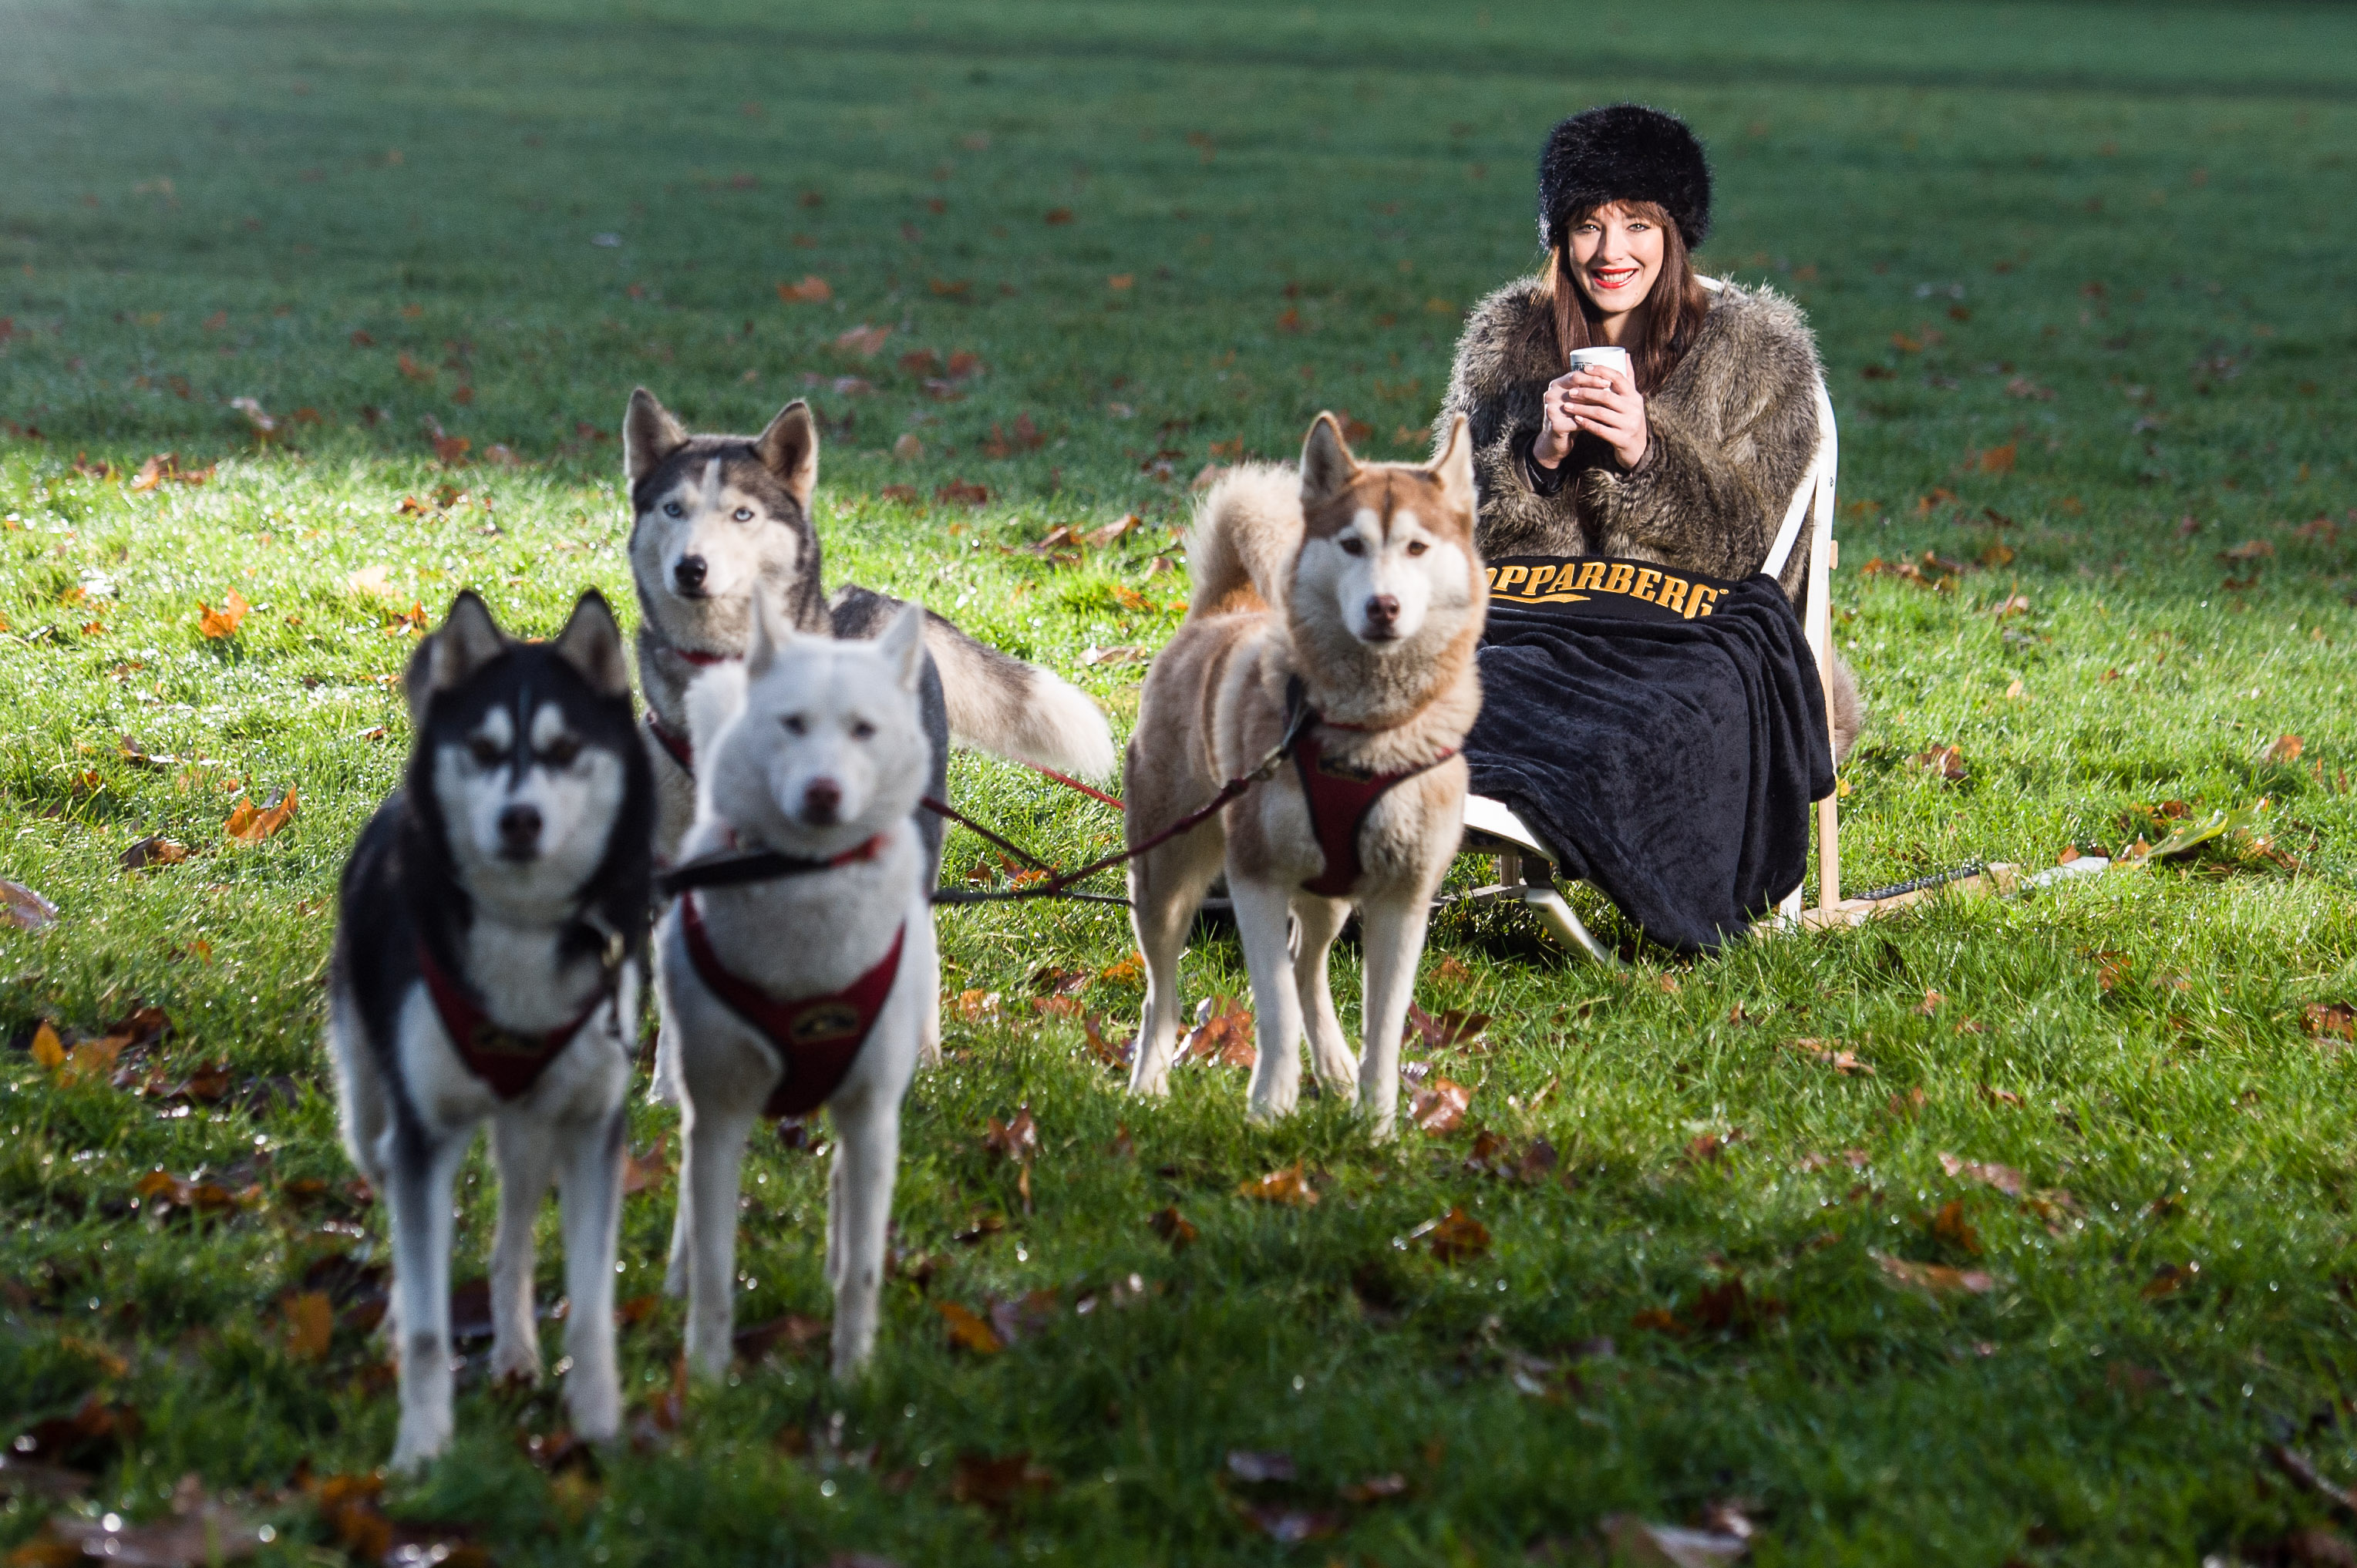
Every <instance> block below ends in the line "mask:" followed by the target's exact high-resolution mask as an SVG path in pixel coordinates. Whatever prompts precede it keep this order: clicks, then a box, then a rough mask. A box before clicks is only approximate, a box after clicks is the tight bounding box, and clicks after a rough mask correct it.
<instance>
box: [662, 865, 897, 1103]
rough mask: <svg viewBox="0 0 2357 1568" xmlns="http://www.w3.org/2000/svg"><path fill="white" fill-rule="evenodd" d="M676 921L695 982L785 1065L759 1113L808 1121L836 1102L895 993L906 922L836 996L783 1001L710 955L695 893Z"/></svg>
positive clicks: (683, 904) (683, 901) (689, 894)
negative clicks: (881, 953)
mask: <svg viewBox="0 0 2357 1568" xmlns="http://www.w3.org/2000/svg"><path fill="white" fill-rule="evenodd" d="M679 918H680V934H681V935H683V937H685V938H686V939H687V956H688V960H689V961H690V962H692V963H694V965H695V972H696V975H697V977H698V978H699V979H701V980H702V981H703V982H704V983H705V985H706V986H708V987H710V988H711V991H712V993H713V994H714V995H715V996H717V997H719V998H720V1000H721V1001H723V1002H725V1003H726V1004H728V1009H729V1011H730V1012H732V1013H735V1014H736V1015H737V1016H738V1017H739V1018H742V1019H744V1020H745V1022H746V1023H747V1024H748V1025H750V1026H752V1027H753V1030H754V1032H755V1033H757V1034H759V1036H761V1037H762V1038H763V1039H765V1040H767V1041H769V1042H770V1047H771V1048H772V1049H774V1050H775V1051H776V1052H777V1053H778V1056H779V1058H780V1060H782V1061H783V1062H784V1063H785V1068H786V1073H785V1076H784V1077H783V1078H781V1079H779V1080H778V1086H777V1088H775V1089H773V1090H770V1098H769V1101H767V1103H765V1104H764V1105H763V1106H762V1107H761V1113H762V1114H763V1115H765V1116H773V1117H784V1116H807V1115H809V1114H810V1113H811V1112H813V1111H815V1110H817V1109H818V1108H819V1107H820V1106H822V1105H823V1104H825V1103H826V1102H827V1101H829V1100H832V1099H833V1098H834V1091H835V1090H838V1089H841V1088H842V1087H843V1080H844V1079H846V1078H849V1077H850V1076H851V1068H852V1064H853V1063H855V1062H856V1061H857V1060H858V1059H859V1052H860V1048H861V1047H864V1046H866V1044H867V1036H869V1035H870V1034H871V1033H873V1032H874V1031H875V1028H876V1020H877V1016H878V1015H881V1014H882V1013H883V1011H884V1003H885V1001H886V999H887V998H888V997H889V996H890V995H891V994H892V982H893V981H894V979H896V978H897V977H898V976H899V972H900V949H901V947H902V946H903V945H904V944H905V943H906V941H907V940H908V936H909V927H908V922H906V921H902V922H901V925H900V929H899V930H897V931H895V932H893V933H892V946H891V947H890V948H889V949H888V950H887V951H886V952H885V954H884V957H883V959H882V961H879V962H878V963H877V965H876V967H875V968H873V969H871V970H869V971H868V972H866V973H865V974H863V975H861V976H860V977H859V978H858V979H856V980H855V981H853V982H852V983H850V984H849V985H847V986H845V987H844V988H843V989H842V990H841V991H834V992H829V993H826V994H825V995H823V996H805V997H801V998H797V999H795V1000H791V1001H785V1000H780V998H778V997H775V996H772V995H770V993H768V992H766V991H764V990H762V989H761V988H760V987H759V986H758V985H755V984H753V983H751V982H750V981H748V980H745V979H743V978H741V977H740V976H737V975H734V974H731V973H730V972H728V970H727V968H726V966H725V965H723V964H722V963H721V961H720V955H719V954H718V953H717V952H716V951H714V950H713V947H712V938H711V936H710V934H709V933H708V932H706V931H705V929H704V917H703V916H702V915H701V914H700V913H698V912H697V910H696V908H695V895H694V892H692V891H691V892H686V893H683V894H682V895H680V900H679Z"/></svg>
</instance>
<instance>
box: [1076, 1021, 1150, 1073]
mask: <svg viewBox="0 0 2357 1568" xmlns="http://www.w3.org/2000/svg"><path fill="white" fill-rule="evenodd" d="M1081 1038H1082V1042H1083V1043H1084V1044H1085V1045H1086V1046H1087V1047H1088V1052H1089V1055H1091V1056H1092V1057H1094V1058H1096V1059H1097V1060H1098V1061H1100V1062H1103V1064H1104V1065H1105V1066H1107V1067H1127V1066H1128V1065H1129V1062H1130V1058H1131V1057H1132V1056H1134V1055H1135V1054H1136V1043H1135V1041H1134V1040H1133V1039H1132V1038H1131V1037H1130V1036H1127V1035H1120V1036H1116V1035H1114V1034H1112V1033H1110V1032H1109V1020H1107V1019H1106V1018H1104V1017H1103V1015H1099V1014H1095V1013H1086V1014H1083V1015H1082V1016H1081Z"/></svg>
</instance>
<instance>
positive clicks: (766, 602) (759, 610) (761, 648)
mask: <svg viewBox="0 0 2357 1568" xmlns="http://www.w3.org/2000/svg"><path fill="white" fill-rule="evenodd" d="M752 610H753V627H752V631H751V633H750V634H749V635H748V637H747V638H746V639H745V678H746V679H747V680H748V681H749V680H754V679H757V678H759V677H760V676H763V675H766V674H768V673H769V672H770V665H772V664H774V663H776V662H777V660H778V645H779V644H780V642H781V641H783V640H784V639H783V638H781V637H780V635H779V631H778V626H777V622H776V621H775V620H773V619H772V618H770V596H769V595H767V594H765V593H763V592H761V590H760V589H759V588H758V587H757V588H755V589H754V590H753V605H752Z"/></svg>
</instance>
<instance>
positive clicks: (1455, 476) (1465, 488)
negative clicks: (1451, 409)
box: [1425, 413, 1478, 513]
mask: <svg viewBox="0 0 2357 1568" xmlns="http://www.w3.org/2000/svg"><path fill="white" fill-rule="evenodd" d="M1425 472H1426V473H1427V474H1430V475H1431V476H1432V477H1433V478H1436V479H1437V480H1439V481H1440V488H1441V490H1442V491H1443V492H1444V493H1445V494H1446V495H1447V496H1448V499H1449V500H1450V501H1451V502H1452V503H1453V504H1455V505H1457V506H1459V507H1462V508H1463V509H1464V510H1466V511H1467V512H1468V513H1470V512H1472V511H1473V510H1474V509H1475V507H1476V506H1477V504H1478V503H1477V501H1476V500H1475V499H1474V493H1473V437H1472V435H1471V434H1470V433H1469V431H1468V430H1467V429H1466V426H1465V416H1464V415H1463V414H1461V413H1460V414H1458V415H1457V416H1456V417H1455V418H1453V419H1451V420H1450V421H1449V422H1448V440H1446V441H1443V442H1442V443H1441V444H1440V451H1439V452H1438V454H1437V455H1436V456H1434V457H1433V459H1432V461H1431V462H1430V463H1428V464H1426V466H1425Z"/></svg>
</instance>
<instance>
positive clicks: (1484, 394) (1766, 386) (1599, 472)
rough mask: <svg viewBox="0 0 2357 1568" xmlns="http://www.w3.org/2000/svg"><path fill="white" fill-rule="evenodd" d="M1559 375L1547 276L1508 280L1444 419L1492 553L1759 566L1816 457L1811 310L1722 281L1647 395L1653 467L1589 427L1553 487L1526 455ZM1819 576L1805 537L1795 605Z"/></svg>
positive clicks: (1734, 572)
mask: <svg viewBox="0 0 2357 1568" xmlns="http://www.w3.org/2000/svg"><path fill="white" fill-rule="evenodd" d="M1563 370H1564V353H1563V350H1562V349H1560V348H1558V347H1557V346H1556V338H1555V310H1554V306H1553V305H1552V304H1551V303H1550V302H1549V301H1548V299H1547V298H1546V296H1545V295H1544V294H1543V293H1541V292H1540V288H1539V284H1538V280H1536V279H1534V278H1524V279H1522V280H1520V281H1518V282H1515V283H1512V284H1509V285H1506V286H1505V287H1504V288H1501V289H1500V290H1499V291H1498V292H1497V293H1495V294H1493V295H1491V296H1490V297H1489V298H1487V299H1485V300H1483V301H1482V302H1481V303H1480V305H1479V306H1476V307H1475V308H1474V311H1473V314H1472V317H1470V319H1469V320H1468V321H1467V323H1466V326H1465V336H1464V337H1463V338H1460V339H1459V340H1458V345H1457V364H1456V367H1455V369H1454V370H1452V371H1450V373H1449V378H1448V396H1447V398H1446V400H1445V401H1444V402H1443V403H1442V404H1441V409H1440V417H1439V419H1438V421H1437V423H1436V424H1435V426H1434V428H1435V429H1436V430H1437V431H1443V432H1445V431H1446V430H1447V428H1448V423H1449V420H1450V418H1451V416H1453V415H1455V414H1459V413H1462V414H1464V415H1465V416H1466V419H1467V421H1468V423H1469V427H1470V428H1469V433H1470V435H1472V437H1473V466H1474V474H1475V478H1476V482H1477V483H1478V485H1479V487H1480V504H1481V512H1480V526H1479V530H1478V532H1477V534H1476V541H1477V542H1478V543H1479V544H1480V550H1481V553H1482V554H1483V555H1485V556H1490V557H1492V558H1494V557H1497V556H1501V555H1610V556H1617V557H1620V558H1621V559H1624V560H1631V561H1652V562H1655V563H1658V564H1661V565H1663V566H1668V567H1672V568H1674V569H1677V570H1682V571H1688V572H1695V573H1700V574H1702V575H1705V576H1712V577H1737V578H1739V577H1748V576H1749V575H1752V574H1753V573H1755V572H1757V571H1758V570H1759V569H1760V561H1761V560H1762V559H1763V558H1764V557H1765V556H1766V555H1767V553H1768V546H1769V545H1770V543H1771V542H1773V541H1774V539H1775V537H1776V529H1777V525H1778V524H1780V523H1781V522H1782V521H1784V509H1785V506H1786V505H1787V503H1788V502H1789V501H1790V500H1791V499H1792V491H1793V489H1795V488H1796V487H1797V486H1798V485H1799V484H1800V482H1801V476H1802V475H1803V474H1804V473H1806V472H1807V471H1808V467H1809V462H1810V459H1811V458H1813V456H1815V455H1816V447H1817V407H1816V396H1815V392H1814V390H1813V389H1814V386H1815V383H1816V378H1817V376H1818V374H1819V371H1818V366H1817V349H1816V342H1815V340H1814V338H1812V337H1811V336H1810V333H1809V328H1808V325H1807V323H1806V321H1804V320H1803V317H1802V315H1801V311H1800V308H1799V307H1798V306H1795V305H1794V304H1793V303H1792V301H1791V300H1789V299H1786V298H1785V297H1783V296H1782V295H1779V294H1776V293H1774V292H1773V291H1771V290H1769V289H1764V288H1763V289H1749V288H1743V287H1739V286H1738V285H1734V284H1727V285H1724V286H1723V287H1721V288H1720V289H1719V291H1718V292H1717V294H1716V295H1713V296H1712V302H1711V309H1710V313H1709V315H1707V316H1706V317H1704V318H1703V322H1702V325H1701V327H1700V328H1697V329H1696V331H1695V338H1694V342H1693V344H1692V346H1691V347H1689V348H1688V349H1687V350H1686V353H1685V357H1684V359H1682V360H1679V361H1678V364H1677V368H1676V369H1675V370H1674V371H1671V372H1670V376H1669V379H1668V380H1667V381H1664V382H1663V384H1662V385H1661V387H1660V388H1659V389H1657V390H1656V391H1655V392H1653V394H1652V396H1651V397H1649V398H1647V399H1646V400H1645V423H1646V426H1647V430H1648V433H1649V440H1648V442H1647V445H1646V448H1645V456H1644V457H1643V458H1642V460H1641V461H1640V462H1639V463H1638V464H1637V466H1636V467H1633V468H1631V469H1629V470H1627V471H1626V472H1623V471H1622V470H1621V468H1620V466H1619V465H1618V463H1616V462H1615V461H1614V459H1613V457H1612V456H1611V454H1610V452H1609V451H1608V450H1607V449H1605V447H1604V446H1603V444H1602V443H1601V442H1600V441H1599V440H1598V439H1597V438H1596V437H1595V436H1592V435H1581V436H1580V437H1578V438H1577V440H1576V441H1575V442H1574V444H1573V446H1572V451H1571V455H1570V456H1569V457H1567V458H1566V464H1568V465H1569V467H1570V469H1571V472H1570V473H1569V474H1568V475H1567V476H1566V478H1565V481H1564V483H1563V485H1562V487H1561V488H1560V489H1557V490H1556V491H1555V494H1553V495H1542V494H1541V493H1539V491H1538V489H1536V488H1535V487H1534V485H1533V484H1532V482H1531V478H1530V475H1529V471H1528V469H1527V468H1526V467H1524V464H1525V462H1526V460H1527V454H1528V453H1529V450H1530V446H1531V442H1532V440H1533V438H1534V436H1535V435H1537V433H1538V429H1539V425H1540V422H1541V416H1540V412H1539V409H1540V401H1541V398H1542V397H1543V395H1544V392H1545V391H1546V387H1547V383H1548V382H1549V381H1553V380H1554V379H1555V377H1557V376H1559V375H1561V374H1562V373H1563ZM1808 572H1809V547H1808V536H1807V534H1806V533H1803V535H1802V537H1801V541H1800V543H1799V544H1798V545H1797V546H1796V547H1795V548H1794V549H1793V551H1792V559H1791V560H1789V561H1787V562H1786V563H1785V564H1784V571H1783V575H1782V576H1781V583H1782V585H1783V588H1784V592H1785V594H1786V596H1789V597H1790V598H1792V601H1793V602H1794V603H1795V604H1796V605H1797V604H1798V603H1799V602H1800V599H1801V595H1802V592H1803V588H1804V587H1805V585H1806V584H1807V582H1808ZM1827 675H1828V680H1827V682H1826V684H1827V686H1828V688H1829V691H1830V693H1831V703H1830V711H1831V715H1832V720H1833V729H1834V756H1835V760H1836V761H1838V760H1840V759H1842V758H1844V757H1847V756H1848V755H1849V750H1850V747H1851V746H1853V745H1854V744H1855V743H1856V741H1857V731H1858V725H1859V723H1860V721H1861V713H1860V706H1859V702H1858V696H1857V683H1856V682H1855V681H1854V679H1853V678H1852V677H1851V675H1850V672H1849V668H1848V666H1847V665H1846V664H1844V663H1843V662H1842V661H1841V660H1840V659H1838V658H1836V659H1835V660H1834V661H1833V668H1832V669H1831V670H1830V671H1827Z"/></svg>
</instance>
